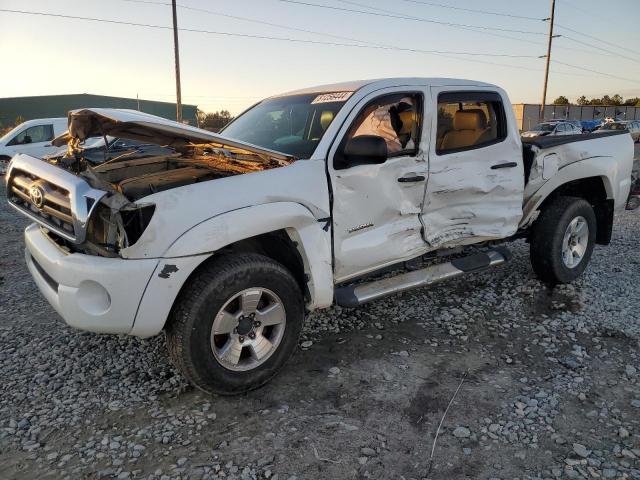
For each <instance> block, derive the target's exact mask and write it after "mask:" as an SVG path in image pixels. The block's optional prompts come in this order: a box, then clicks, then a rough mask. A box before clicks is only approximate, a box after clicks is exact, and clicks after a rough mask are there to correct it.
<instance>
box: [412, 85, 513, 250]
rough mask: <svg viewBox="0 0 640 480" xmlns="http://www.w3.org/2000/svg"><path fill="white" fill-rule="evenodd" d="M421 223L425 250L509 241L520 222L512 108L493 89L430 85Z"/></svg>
mask: <svg viewBox="0 0 640 480" xmlns="http://www.w3.org/2000/svg"><path fill="white" fill-rule="evenodd" d="M431 98H432V102H433V103H434V104H437V112H438V115H437V120H436V122H437V124H436V126H435V128H432V132H431V142H430V146H429V180H428V183H427V188H426V193H425V199H424V207H423V217H422V219H423V223H424V238H425V240H426V242H427V243H428V244H429V246H430V247H431V248H440V247H448V246H454V245H460V244H469V243H476V242H480V241H484V240H490V239H500V238H505V237H508V236H510V235H513V234H514V233H515V232H516V231H517V228H518V222H519V221H520V219H521V217H522V200H523V192H524V167H523V157H522V150H521V149H522V146H521V143H520V138H519V134H518V130H517V128H516V123H515V118H514V117H513V111H512V107H511V105H510V104H509V102H508V101H506V102H505V101H504V100H503V96H502V95H501V94H500V93H498V92H497V91H494V90H490V89H486V88H479V89H478V90H475V89H474V90H469V91H463V90H450V89H447V88H446V87H432V88H431Z"/></svg>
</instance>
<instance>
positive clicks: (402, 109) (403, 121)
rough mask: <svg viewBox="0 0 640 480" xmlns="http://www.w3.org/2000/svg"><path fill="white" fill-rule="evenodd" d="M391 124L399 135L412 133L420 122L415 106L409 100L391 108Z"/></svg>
mask: <svg viewBox="0 0 640 480" xmlns="http://www.w3.org/2000/svg"><path fill="white" fill-rule="evenodd" d="M389 116H390V119H391V126H392V127H393V129H394V130H395V132H396V134H397V135H403V134H405V135H406V134H410V133H412V132H413V128H414V127H415V126H416V124H417V122H418V114H417V113H416V110H415V107H414V106H413V105H411V104H410V103H407V102H400V103H398V105H393V106H392V107H391V108H389Z"/></svg>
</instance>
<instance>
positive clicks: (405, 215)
mask: <svg viewBox="0 0 640 480" xmlns="http://www.w3.org/2000/svg"><path fill="white" fill-rule="evenodd" d="M424 93H425V92H424V89H423V88H422V87H410V88H409V87H408V89H406V90H401V89H397V88H395V89H385V90H382V91H378V92H376V93H375V94H371V95H370V96H368V97H366V98H365V99H363V100H362V101H361V103H360V104H359V105H358V106H357V107H356V108H355V109H354V110H353V112H352V113H351V115H350V116H349V118H348V119H347V121H346V122H345V124H344V125H343V127H342V129H341V131H340V132H339V134H338V137H337V140H336V142H335V143H334V145H333V147H332V148H331V150H330V152H329V175H330V177H331V184H332V190H333V205H332V208H333V212H332V214H333V239H334V260H335V265H334V273H335V277H336V280H337V281H344V280H347V279H350V278H354V277H356V276H358V275H361V274H364V273H367V272H370V271H373V270H376V269H378V268H381V267H384V266H387V265H390V264H392V263H396V262H399V261H401V260H408V259H410V258H414V257H416V256H419V255H420V254H422V253H424V252H425V249H426V244H425V242H424V240H423V238H422V223H421V221H420V214H421V211H422V200H423V197H424V188H425V182H426V178H427V175H428V166H427V161H426V156H425V148H424V146H425V145H426V142H424V140H423V139H424V138H427V140H428V137H426V136H425V135H423V130H424V128H425V125H424V121H423V119H424V117H425V116H424V115H423V111H424V103H425V102H424ZM372 145H373V146H374V147H375V146H377V147H379V148H378V150H377V151H376V150H375V148H374V149H373V150H374V151H373V153H372V155H371V157H370V158H368V159H367V158H364V159H363V158H362V157H358V155H357V154H358V152H360V153H362V151H363V150H362V149H368V150H366V151H371V148H372ZM381 150H383V151H384V152H382V153H381ZM351 154H353V155H351ZM374 157H375V158H374Z"/></svg>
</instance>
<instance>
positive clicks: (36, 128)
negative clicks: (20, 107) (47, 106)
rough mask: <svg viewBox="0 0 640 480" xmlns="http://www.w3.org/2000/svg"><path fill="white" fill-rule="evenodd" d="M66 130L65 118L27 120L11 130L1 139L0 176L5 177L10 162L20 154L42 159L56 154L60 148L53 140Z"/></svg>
mask: <svg viewBox="0 0 640 480" xmlns="http://www.w3.org/2000/svg"><path fill="white" fill-rule="evenodd" d="M66 130H67V119H66V118H64V117H62V118H40V119H37V120H27V121H26V122H24V123H21V124H20V125H18V126H17V127H15V128H14V129H12V130H10V131H9V132H8V133H7V134H6V135H5V136H3V137H2V138H0V175H4V173H5V171H6V170H7V165H8V164H9V160H11V158H12V157H13V156H14V155H16V154H18V153H26V154H27V155H30V156H32V157H36V158H41V157H43V156H45V155H48V154H50V153H54V152H56V151H57V150H58V148H57V147H54V146H52V145H51V140H53V139H54V138H55V137H57V136H58V135H61V134H63V133H64V132H65V131H66Z"/></svg>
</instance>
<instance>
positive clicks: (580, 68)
mask: <svg viewBox="0 0 640 480" xmlns="http://www.w3.org/2000/svg"><path fill="white" fill-rule="evenodd" d="M551 61H552V62H553V63H557V64H558V65H564V66H565V67H570V68H575V69H578V70H584V71H585V72H591V73H597V74H598V75H604V76H606V77H611V78H615V79H618V80H625V81H627V82H633V83H635V84H638V85H640V80H638V79H637V78H626V77H620V76H618V75H613V74H611V73H606V72H600V71H598V70H592V69H590V68H587V67H580V66H578V65H571V64H570V63H565V62H560V61H558V60H551Z"/></svg>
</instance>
